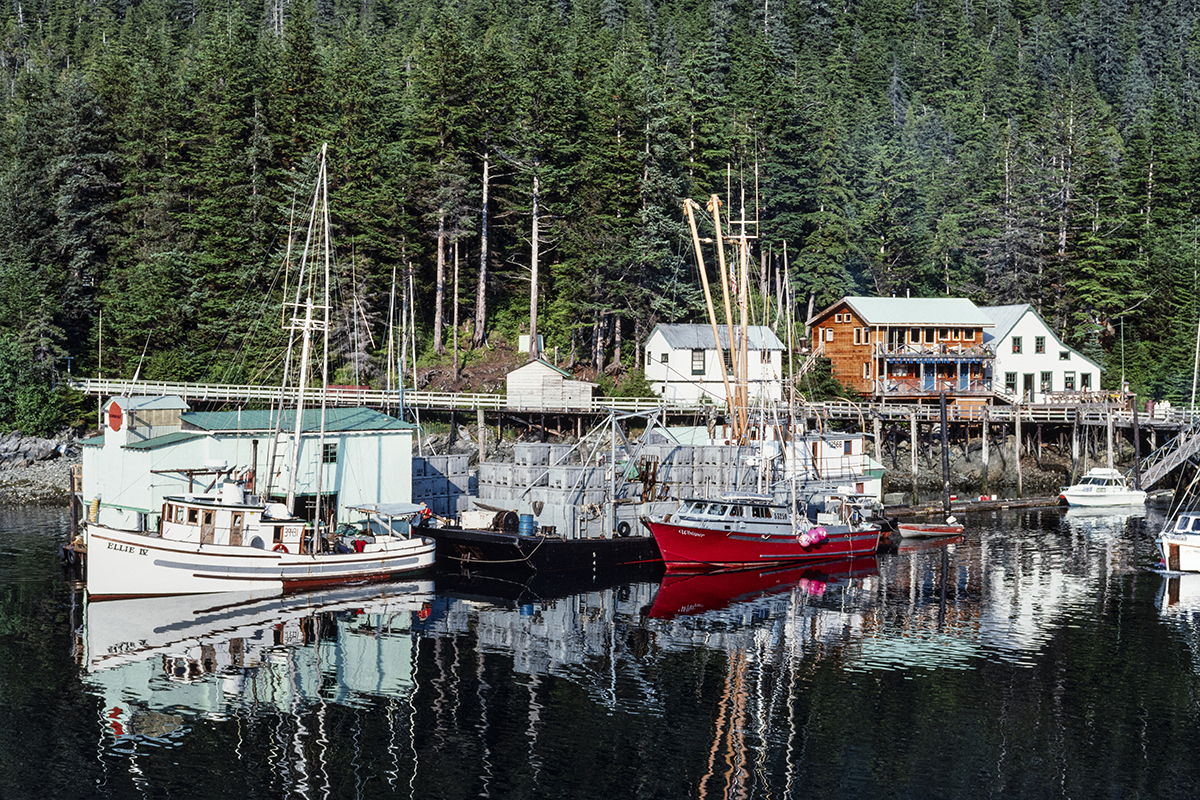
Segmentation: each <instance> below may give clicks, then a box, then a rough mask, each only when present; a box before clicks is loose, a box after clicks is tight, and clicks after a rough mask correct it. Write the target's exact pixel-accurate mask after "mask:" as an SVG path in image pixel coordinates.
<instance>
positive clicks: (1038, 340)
mask: <svg viewBox="0 0 1200 800" xmlns="http://www.w3.org/2000/svg"><path fill="white" fill-rule="evenodd" d="M1033 352H1035V353H1044V352H1046V337H1045V336H1035V337H1033Z"/></svg>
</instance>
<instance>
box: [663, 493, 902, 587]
mask: <svg viewBox="0 0 1200 800" xmlns="http://www.w3.org/2000/svg"><path fill="white" fill-rule="evenodd" d="M872 503H873V500H872V499H871V498H868V497H863V496H858V495H831V496H830V497H829V498H826V501H825V510H824V511H823V512H821V513H819V514H817V518H816V520H815V521H814V520H812V519H809V518H808V517H807V516H805V515H800V514H794V512H793V511H792V509H791V508H790V507H789V506H787V505H783V504H780V503H775V502H773V501H772V499H771V498H769V497H766V496H763V495H725V496H724V497H722V498H721V499H719V500H685V501H684V502H683V503H682V504H681V505H680V508H679V510H678V511H676V512H675V513H673V514H664V515H662V516H661V517H658V518H649V517H643V518H642V524H643V525H645V526H646V527H647V528H648V529H649V530H650V532H651V533H652V534H654V540H655V541H656V542H657V543H658V549H659V551H660V552H661V553H662V557H663V561H664V562H665V563H666V565H667V568H668V569H689V568H690V569H704V568H709V567H713V566H754V565H758V564H782V563H788V562H793V561H829V560H831V559H839V558H852V557H854V556H860V555H870V554H872V553H874V552H875V550H876V548H877V547H878V546H879V531H880V525H879V523H878V522H877V521H875V520H874V519H873V506H872Z"/></svg>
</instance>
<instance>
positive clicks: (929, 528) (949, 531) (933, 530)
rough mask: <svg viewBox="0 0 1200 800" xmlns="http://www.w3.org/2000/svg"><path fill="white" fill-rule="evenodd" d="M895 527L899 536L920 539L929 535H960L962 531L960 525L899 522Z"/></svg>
mask: <svg viewBox="0 0 1200 800" xmlns="http://www.w3.org/2000/svg"><path fill="white" fill-rule="evenodd" d="M897 527H898V528H899V529H900V536H901V537H903V538H905V539H922V538H928V537H930V536H961V535H962V533H963V526H962V525H934V524H922V523H915V522H914V523H909V522H901V523H900V524H899V525H898V526H897Z"/></svg>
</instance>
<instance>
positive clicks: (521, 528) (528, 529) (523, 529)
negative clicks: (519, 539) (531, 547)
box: [517, 514, 537, 536]
mask: <svg viewBox="0 0 1200 800" xmlns="http://www.w3.org/2000/svg"><path fill="white" fill-rule="evenodd" d="M536 530H537V523H536V522H534V521H533V514H522V515H521V523H520V524H519V525H518V526H517V533H519V534H520V535H522V536H533V534H534V531H536Z"/></svg>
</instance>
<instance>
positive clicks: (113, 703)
mask: <svg viewBox="0 0 1200 800" xmlns="http://www.w3.org/2000/svg"><path fill="white" fill-rule="evenodd" d="M432 599H433V582H432V581H429V580H425V581H407V582H402V583H390V584H385V585H381V584H374V585H370V586H357V587H346V588H342V589H336V590H330V591H326V592H318V593H312V594H296V595H286V596H283V597H275V598H269V599H262V598H253V597H250V596H247V595H241V594H238V593H222V594H213V595H190V596H177V597H170V598H145V599H136V600H108V601H104V602H99V603H89V604H88V605H87V606H86V609H85V612H84V613H85V616H84V623H83V626H82V628H81V632H80V633H81V635H80V644H81V645H82V652H81V653H80V656H81V658H82V662H83V667H84V670H85V675H84V678H83V679H84V682H85V684H87V685H88V686H89V687H90V688H91V689H92V690H93V691H94V692H95V693H96V694H99V695H100V696H101V697H102V698H103V701H104V706H103V715H104V722H105V725H106V726H107V727H108V728H109V731H110V733H111V734H113V735H114V736H116V737H117V739H118V740H121V739H128V738H130V737H137V738H145V737H149V738H153V739H157V740H160V741H168V740H170V739H172V738H174V737H175V736H177V735H179V734H181V733H183V732H186V730H187V729H188V727H189V720H191V719H195V718H199V717H203V718H206V719H210V720H223V719H226V718H228V717H229V716H231V715H232V714H233V713H234V712H236V711H237V710H238V709H239V708H244V707H246V706H266V707H268V708H275V709H278V710H286V709H291V708H294V707H296V704H297V703H300V704H306V703H310V702H317V701H322V702H333V703H338V704H342V705H355V704H358V703H361V702H362V701H363V700H364V699H365V698H369V697H393V698H396V697H406V696H408V695H409V693H410V692H411V691H412V688H413V682H412V678H411V674H412V662H413V644H412V623H413V622H414V621H415V620H417V619H419V618H421V617H422V616H426V615H428V613H429V609H430V606H431V601H432Z"/></svg>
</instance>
